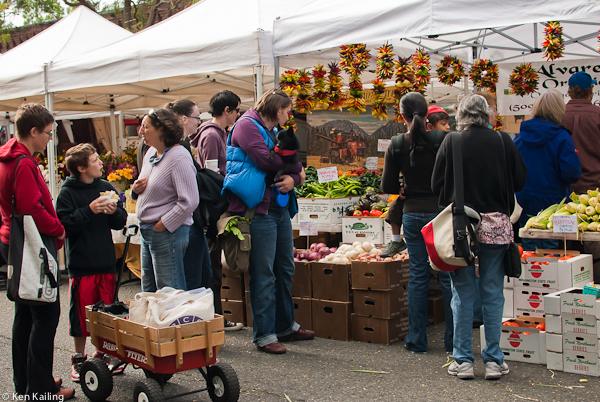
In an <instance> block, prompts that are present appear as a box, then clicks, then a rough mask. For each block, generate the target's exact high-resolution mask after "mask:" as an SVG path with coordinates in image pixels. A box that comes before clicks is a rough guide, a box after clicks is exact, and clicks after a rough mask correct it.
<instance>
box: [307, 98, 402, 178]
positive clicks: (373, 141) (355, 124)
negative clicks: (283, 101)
mask: <svg viewBox="0 0 600 402" xmlns="http://www.w3.org/2000/svg"><path fill="white" fill-rule="evenodd" d="M368 91H370V90H367V91H366V92H367V94H366V95H365V100H366V102H367V106H366V111H365V112H362V113H359V115H358V117H357V116H356V115H355V114H354V113H350V112H349V111H348V110H347V109H343V111H341V112H340V111H339V110H313V111H312V114H309V115H306V123H304V122H303V126H305V127H303V128H304V129H305V130H306V137H307V153H306V155H307V157H306V164H307V166H308V165H312V166H314V167H316V168H321V167H325V166H333V165H335V166H337V167H338V169H340V170H343V171H349V170H353V169H360V168H363V167H365V163H366V160H367V158H369V157H376V158H378V159H377V168H378V169H382V168H383V159H384V154H382V153H381V151H380V144H379V141H380V140H385V141H387V142H388V143H389V141H390V139H391V138H392V137H393V136H394V135H396V134H398V133H405V132H406V131H407V128H406V124H404V123H398V122H396V121H394V108H393V103H387V104H386V105H387V120H378V119H376V118H375V117H374V116H373V115H372V114H371V106H370V103H369V99H370V98H369V95H368V94H369V92H368ZM390 102H391V100H390ZM298 127H300V125H299V126H298Z"/></svg>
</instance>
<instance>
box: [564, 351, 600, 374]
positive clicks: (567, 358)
mask: <svg viewBox="0 0 600 402" xmlns="http://www.w3.org/2000/svg"><path fill="white" fill-rule="evenodd" d="M598 367H599V366H598V354H597V353H586V352H574V351H564V352H563V371H564V372H565V373H574V374H583V375H591V376H595V377H598V376H600V370H599V368H598Z"/></svg>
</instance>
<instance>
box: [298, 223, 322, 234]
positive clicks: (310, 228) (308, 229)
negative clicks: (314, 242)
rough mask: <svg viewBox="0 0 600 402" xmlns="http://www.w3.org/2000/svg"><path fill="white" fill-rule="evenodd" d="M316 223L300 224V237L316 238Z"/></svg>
mask: <svg viewBox="0 0 600 402" xmlns="http://www.w3.org/2000/svg"><path fill="white" fill-rule="evenodd" d="M318 234H319V232H317V222H300V236H318Z"/></svg>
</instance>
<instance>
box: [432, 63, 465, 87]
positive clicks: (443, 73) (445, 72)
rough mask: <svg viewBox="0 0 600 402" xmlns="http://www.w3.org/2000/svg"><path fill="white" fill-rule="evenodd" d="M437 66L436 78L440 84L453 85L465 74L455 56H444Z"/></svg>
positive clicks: (461, 64)
mask: <svg viewBox="0 0 600 402" xmlns="http://www.w3.org/2000/svg"><path fill="white" fill-rule="evenodd" d="M437 67H438V68H437V70H436V71H437V75H438V79H439V80H440V82H441V83H442V84H446V85H453V84H455V83H457V82H458V81H460V79H461V78H462V77H464V76H465V68H464V67H463V63H462V61H460V60H459V59H458V57H456V56H454V57H452V56H445V57H444V58H443V59H442V61H441V62H440V63H439V64H438V65H437ZM450 69H452V72H450Z"/></svg>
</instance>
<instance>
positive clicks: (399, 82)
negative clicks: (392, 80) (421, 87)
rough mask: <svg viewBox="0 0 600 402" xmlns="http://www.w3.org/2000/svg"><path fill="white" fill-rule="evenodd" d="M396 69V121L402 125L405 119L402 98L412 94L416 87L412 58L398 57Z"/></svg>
mask: <svg viewBox="0 0 600 402" xmlns="http://www.w3.org/2000/svg"><path fill="white" fill-rule="evenodd" d="M394 64H395V67H396V74H395V76H396V85H395V86H394V97H395V98H396V101H395V102H394V110H395V113H394V120H395V121H396V122H398V123H402V122H403V121H404V118H403V117H402V114H401V113H400V98H402V97H403V96H404V95H405V94H407V93H409V92H411V91H412V90H413V88H414V86H415V84H414V79H415V70H414V69H413V67H412V66H411V64H410V57H400V56H398V61H396V62H395V63H394Z"/></svg>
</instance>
